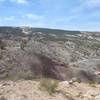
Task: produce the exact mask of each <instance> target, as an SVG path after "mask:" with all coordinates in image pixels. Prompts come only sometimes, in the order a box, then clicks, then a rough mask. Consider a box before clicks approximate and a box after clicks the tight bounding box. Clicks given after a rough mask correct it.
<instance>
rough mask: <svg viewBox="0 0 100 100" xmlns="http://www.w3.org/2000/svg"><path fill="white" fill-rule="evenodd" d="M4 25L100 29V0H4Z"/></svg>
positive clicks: (0, 3) (0, 9) (0, 16)
mask: <svg viewBox="0 0 100 100" xmlns="http://www.w3.org/2000/svg"><path fill="white" fill-rule="evenodd" d="M0 26H31V27H42V28H59V29H66V30H82V31H100V0H0Z"/></svg>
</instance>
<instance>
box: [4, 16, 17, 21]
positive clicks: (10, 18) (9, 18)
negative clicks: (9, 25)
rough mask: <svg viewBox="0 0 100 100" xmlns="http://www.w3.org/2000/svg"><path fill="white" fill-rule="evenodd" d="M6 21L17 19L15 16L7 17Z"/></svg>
mask: <svg viewBox="0 0 100 100" xmlns="http://www.w3.org/2000/svg"><path fill="white" fill-rule="evenodd" d="M4 20H8V21H12V20H15V17H14V16H10V17H6V18H4Z"/></svg>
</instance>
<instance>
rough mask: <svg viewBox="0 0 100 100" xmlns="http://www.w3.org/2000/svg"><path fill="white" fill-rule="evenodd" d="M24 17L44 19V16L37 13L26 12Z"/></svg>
mask: <svg viewBox="0 0 100 100" xmlns="http://www.w3.org/2000/svg"><path fill="white" fill-rule="evenodd" d="M23 17H24V18H29V19H34V20H39V19H42V18H43V17H42V16H39V15H36V14H31V13H30V14H26V15H24V16H23Z"/></svg>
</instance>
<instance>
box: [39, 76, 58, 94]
mask: <svg viewBox="0 0 100 100" xmlns="http://www.w3.org/2000/svg"><path fill="white" fill-rule="evenodd" d="M58 83H59V81H58V80H53V79H48V78H43V79H41V80H40V90H43V91H47V92H48V93H49V94H50V95H51V94H53V93H55V92H57V90H56V89H57V86H58Z"/></svg>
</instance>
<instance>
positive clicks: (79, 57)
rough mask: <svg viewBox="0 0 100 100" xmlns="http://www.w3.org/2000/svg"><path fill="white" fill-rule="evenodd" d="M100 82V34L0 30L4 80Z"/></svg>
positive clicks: (0, 68)
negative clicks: (35, 79) (74, 79)
mask: <svg viewBox="0 0 100 100" xmlns="http://www.w3.org/2000/svg"><path fill="white" fill-rule="evenodd" d="M42 77H46V78H54V79H58V80H70V79H71V78H73V77H76V78H80V79H81V81H83V82H100V33H99V32H79V31H66V30H57V29H42V28H29V27H0V79H34V78H42Z"/></svg>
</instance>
